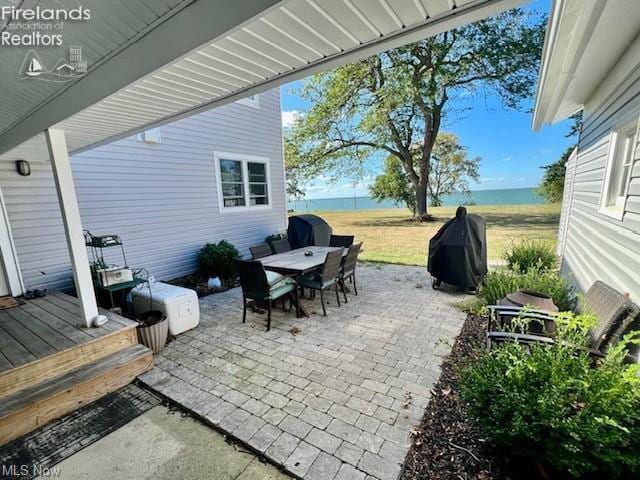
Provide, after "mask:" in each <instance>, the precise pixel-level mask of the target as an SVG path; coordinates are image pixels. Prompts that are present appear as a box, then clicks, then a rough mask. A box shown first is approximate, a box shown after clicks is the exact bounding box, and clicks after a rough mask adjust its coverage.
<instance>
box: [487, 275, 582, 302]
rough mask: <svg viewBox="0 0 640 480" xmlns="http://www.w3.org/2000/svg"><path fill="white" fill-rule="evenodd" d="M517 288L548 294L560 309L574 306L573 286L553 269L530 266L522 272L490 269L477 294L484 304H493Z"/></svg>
mask: <svg viewBox="0 0 640 480" xmlns="http://www.w3.org/2000/svg"><path fill="white" fill-rule="evenodd" d="M519 288H526V289H528V290H533V291H536V292H539V293H542V294H544V295H548V296H550V297H551V298H552V299H553V302H554V303H555V304H556V305H557V306H558V308H559V309H560V310H561V311H567V310H573V309H574V308H575V307H576V302H577V299H576V294H575V292H574V289H573V287H572V286H571V285H569V283H568V282H567V281H566V280H565V279H564V278H562V277H561V276H560V274H559V273H558V272H557V271H555V270H538V269H537V268H531V269H529V270H528V271H526V272H524V273H522V272H516V271H513V270H506V269H501V270H493V271H490V272H489V273H487V275H486V277H485V278H484V281H483V283H482V286H481V287H480V290H479V291H478V296H479V297H480V298H481V299H482V300H483V301H484V302H486V305H495V304H496V303H498V300H500V299H501V298H504V296H505V295H506V294H508V293H512V292H515V291H516V290H518V289H519Z"/></svg>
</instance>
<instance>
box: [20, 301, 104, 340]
mask: <svg viewBox="0 0 640 480" xmlns="http://www.w3.org/2000/svg"><path fill="white" fill-rule="evenodd" d="M22 309H23V310H24V311H25V312H28V313H30V314H31V316H33V317H37V318H41V319H43V320H44V321H45V322H46V323H47V324H49V325H51V327H52V328H55V329H56V330H57V331H58V332H60V333H61V334H62V335H64V336H65V337H67V338H68V339H69V340H71V341H72V342H74V343H75V344H76V345H79V344H82V343H86V342H88V341H89V340H91V339H92V338H94V337H93V336H92V335H90V334H89V333H88V332H87V330H88V329H81V328H78V327H76V326H74V325H69V323H67V322H65V321H64V320H62V319H61V318H58V317H56V316H55V315H54V314H52V313H51V312H48V311H47V310H46V309H44V308H42V307H41V306H39V305H38V304H36V303H34V302H29V303H26V304H25V305H22Z"/></svg>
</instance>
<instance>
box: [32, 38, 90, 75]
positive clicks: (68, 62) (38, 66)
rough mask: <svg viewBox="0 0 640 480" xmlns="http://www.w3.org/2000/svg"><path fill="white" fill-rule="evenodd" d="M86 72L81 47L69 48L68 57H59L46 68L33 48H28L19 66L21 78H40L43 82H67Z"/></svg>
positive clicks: (85, 63)
mask: <svg viewBox="0 0 640 480" xmlns="http://www.w3.org/2000/svg"><path fill="white" fill-rule="evenodd" d="M85 73H87V62H86V60H84V59H83V58H82V47H78V46H74V47H70V48H69V58H68V59H66V58H60V59H58V61H57V62H56V64H55V65H54V66H53V67H52V68H51V69H47V67H46V66H45V64H44V62H43V61H42V60H41V59H40V56H39V55H38V54H37V53H36V51H35V50H29V51H28V52H27V54H26V55H25V57H24V60H23V61H22V65H21V66H20V71H19V74H20V77H21V78H22V79H23V80H42V81H45V82H68V81H70V80H73V79H75V78H77V77H80V76H82V75H84V74H85Z"/></svg>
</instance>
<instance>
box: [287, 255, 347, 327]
mask: <svg viewBox="0 0 640 480" xmlns="http://www.w3.org/2000/svg"><path fill="white" fill-rule="evenodd" d="M342 251H343V249H342V248H341V249H340V250H334V251H333V252H329V253H327V256H326V258H325V260H324V264H323V265H322V267H321V269H320V272H318V273H315V272H312V273H308V274H305V275H301V276H299V277H298V278H297V282H298V285H300V286H301V287H303V288H304V287H306V288H309V289H311V290H312V291H315V290H318V291H319V292H320V303H321V304H322V314H323V315H324V316H325V317H326V316H327V309H326V307H325V305H324V291H325V290H326V289H329V288H331V287H332V286H333V287H334V289H335V291H336V301H337V303H338V306H340V296H339V295H338V275H339V274H340V265H341V264H342Z"/></svg>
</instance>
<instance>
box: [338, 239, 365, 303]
mask: <svg viewBox="0 0 640 480" xmlns="http://www.w3.org/2000/svg"><path fill="white" fill-rule="evenodd" d="M361 248H362V242H360V243H356V244H355V245H351V246H350V247H349V250H348V251H347V254H346V255H345V256H344V257H342V265H341V266H340V272H339V273H338V283H339V284H340V288H341V289H342V295H343V296H344V302H345V303H349V301H348V300H347V292H346V285H345V281H346V280H351V283H353V291H354V293H355V294H356V295H358V285H357V283H356V265H357V264H358V255H359V254H360V249H361Z"/></svg>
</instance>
